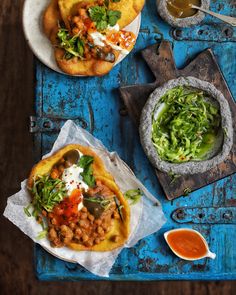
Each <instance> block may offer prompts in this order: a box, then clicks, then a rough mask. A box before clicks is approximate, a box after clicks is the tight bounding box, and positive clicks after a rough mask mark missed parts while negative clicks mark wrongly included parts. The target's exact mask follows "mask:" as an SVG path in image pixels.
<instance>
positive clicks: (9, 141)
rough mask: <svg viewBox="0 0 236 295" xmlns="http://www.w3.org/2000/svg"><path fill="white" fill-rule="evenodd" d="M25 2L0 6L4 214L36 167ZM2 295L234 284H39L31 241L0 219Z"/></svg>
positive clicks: (217, 288) (219, 288)
mask: <svg viewBox="0 0 236 295" xmlns="http://www.w3.org/2000/svg"><path fill="white" fill-rule="evenodd" d="M22 4H23V1H22V0H17V1H16V0H13V1H9V0H2V1H1V2H0V40H1V46H0V72H1V82H0V93H1V98H0V114H1V116H0V191H1V202H0V210H1V212H3V210H4V207H5V205H6V200H7V197H8V196H9V195H10V194H13V193H15V192H16V191H17V190H19V188H20V181H21V180H23V179H24V178H25V177H26V176H27V174H28V172H29V170H30V168H31V166H32V164H33V150H32V148H33V144H32V136H30V135H29V133H28V116H29V115H31V114H32V113H33V112H34V110H33V100H34V92H33V80H34V78H33V77H34V74H33V57H32V54H31V52H30V50H29V49H28V47H27V45H26V42H25V41H24V38H23V33H22V29H21V9H22ZM0 245H1V246H0V265H1V267H0V293H1V294H3V295H12V294H14V295H41V294H44V295H53V294H57V295H67V294H81V295H83V294H87V295H93V294H97V295H102V294H113V295H120V294H129V295H133V294H161V295H167V294H173V293H175V294H176V295H180V294H183V295H186V294H191V295H198V294H202V295H204V294H212V295H213V294H214V295H221V294H224V295H231V294H234V291H235V288H236V283H235V282H216V283H215V282H195V283H194V282H157V283H155V282H152V283H132V282H119V283H112V282H105V283H104V282H81V283H73V282H70V283H63V282H57V283H55V282H50V283H48V282H47V283H46V282H39V281H37V280H36V279H35V275H34V269H33V255H32V250H33V243H32V242H31V241H30V240H29V239H28V238H27V237H26V236H25V235H24V234H22V232H20V231H19V230H18V229H17V228H16V227H15V226H14V225H13V224H11V223H10V222H9V221H7V220H6V219H5V218H3V217H2V215H1V217H0Z"/></svg>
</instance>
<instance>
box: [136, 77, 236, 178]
mask: <svg viewBox="0 0 236 295" xmlns="http://www.w3.org/2000/svg"><path fill="white" fill-rule="evenodd" d="M178 85H187V86H192V87H194V88H198V89H202V90H204V91H205V92H207V93H208V94H210V95H211V96H212V98H213V99H216V100H217V101H218V103H219V106H220V115H221V128H222V129H223V130H224V128H226V130H227V136H225V134H224V136H223V143H222V148H221V150H220V152H219V153H218V154H216V155H215V156H213V157H212V158H211V159H208V160H202V161H189V162H185V163H170V162H167V161H164V160H161V159H160V157H159V155H158V153H157V152H156V149H155V147H154V145H153V143H152V139H151V131H152V118H151V117H152V116H151V114H152V112H153V109H154V107H155V105H156V103H157V102H158V101H159V100H160V98H161V97H162V96H163V94H164V93H165V92H166V91H168V90H169V89H171V88H173V87H175V86H178ZM196 85H197V86H196ZM212 92H213V93H212ZM139 135H140V141H141V145H142V147H143V149H144V152H145V153H146V155H147V157H148V158H149V160H150V162H151V163H152V165H153V166H154V167H155V168H157V169H158V170H160V171H163V172H166V173H174V174H179V175H186V174H196V173H204V172H206V171H208V170H210V169H212V168H213V167H215V166H217V165H218V164H220V163H221V162H223V161H224V160H225V158H226V157H227V156H228V155H229V153H230V151H231V148H232V145H233V126H232V115H231V110H230V106H229V104H228V101H227V100H226V99H225V97H224V95H223V94H222V93H221V92H220V91H219V90H218V89H217V88H216V87H215V86H214V85H213V84H212V83H209V82H206V81H203V80H200V79H197V78H195V77H191V76H187V77H179V78H176V79H172V80H169V81H168V82H166V83H165V84H163V85H162V86H160V87H157V88H156V89H155V90H154V91H153V92H152V93H151V94H150V96H149V98H148V100H147V102H146V104H145V106H144V107H143V110H142V113H141V117H140V125H139Z"/></svg>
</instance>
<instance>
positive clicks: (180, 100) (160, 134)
mask: <svg viewBox="0 0 236 295" xmlns="http://www.w3.org/2000/svg"><path fill="white" fill-rule="evenodd" d="M206 98H207V95H206V93H204V92H203V91H201V90H198V89H193V88H191V87H187V86H176V87H174V88H172V89H170V90H168V91H167V92H166V93H165V94H164V95H163V96H162V98H161V101H160V103H159V104H157V105H156V107H155V109H154V112H153V116H152V141H153V144H154V146H155V148H156V151H157V153H158V154H159V156H160V158H161V159H162V160H165V161H169V162H173V163H180V162H187V161H190V160H202V159H204V156H205V154H206V152H207V151H208V150H209V149H210V148H211V146H212V145H213V144H214V142H215V139H216V136H217V133H218V130H219V127H220V114H219V109H218V108H217V107H216V106H215V105H213V104H212V103H210V102H209V101H207V99H206Z"/></svg>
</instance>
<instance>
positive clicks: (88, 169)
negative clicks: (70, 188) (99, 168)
mask: <svg viewBox="0 0 236 295" xmlns="http://www.w3.org/2000/svg"><path fill="white" fill-rule="evenodd" d="M93 161H94V158H93V157H92V156H82V157H81V158H80V160H79V163H78V165H79V167H81V168H83V169H84V170H83V172H82V173H80V175H81V176H82V177H83V181H84V182H85V183H86V184H87V185H88V186H89V187H94V185H95V178H94V176H93V168H92V163H93Z"/></svg>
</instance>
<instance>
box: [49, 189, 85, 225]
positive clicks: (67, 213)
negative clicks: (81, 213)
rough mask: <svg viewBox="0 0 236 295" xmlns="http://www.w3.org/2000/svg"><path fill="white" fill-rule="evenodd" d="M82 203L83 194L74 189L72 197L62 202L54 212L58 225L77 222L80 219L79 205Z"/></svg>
mask: <svg viewBox="0 0 236 295" xmlns="http://www.w3.org/2000/svg"><path fill="white" fill-rule="evenodd" d="M81 202H82V194H81V191H80V190H79V189H74V190H73V192H72V193H71V195H70V196H69V197H67V198H65V199H64V200H63V201H61V202H60V203H59V204H58V205H57V206H56V207H55V208H54V209H53V212H52V215H53V218H54V219H55V220H56V223H57V225H61V224H68V223H69V222H76V221H77V219H78V217H77V215H78V205H79V204H80V203H81Z"/></svg>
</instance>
